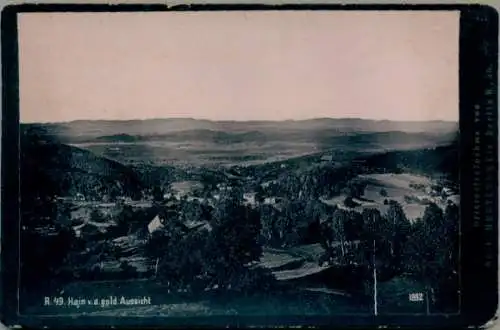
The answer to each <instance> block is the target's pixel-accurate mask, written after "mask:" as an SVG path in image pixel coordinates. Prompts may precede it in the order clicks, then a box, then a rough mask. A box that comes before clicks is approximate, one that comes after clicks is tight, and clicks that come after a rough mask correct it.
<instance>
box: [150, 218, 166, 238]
mask: <svg viewBox="0 0 500 330" xmlns="http://www.w3.org/2000/svg"><path fill="white" fill-rule="evenodd" d="M163 227H164V225H163V223H162V222H161V220H160V217H159V216H158V215H157V216H156V217H155V218H154V219H153V220H151V222H150V223H149V224H148V232H149V234H152V233H154V232H155V231H157V230H160V229H162V228H163Z"/></svg>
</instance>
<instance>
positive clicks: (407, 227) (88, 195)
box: [18, 10, 460, 317]
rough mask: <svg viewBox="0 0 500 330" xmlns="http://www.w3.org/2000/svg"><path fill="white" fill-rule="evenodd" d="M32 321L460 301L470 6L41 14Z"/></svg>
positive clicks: (24, 39) (444, 305)
mask: <svg viewBox="0 0 500 330" xmlns="http://www.w3.org/2000/svg"><path fill="white" fill-rule="evenodd" d="M18 31H19V95H20V99H19V104H20V121H21V123H20V153H21V154H20V162H21V163H20V185H21V186H20V189H21V197H20V205H21V211H20V214H21V220H20V263H19V267H20V268H19V270H20V276H19V312H20V314H21V315H83V314H85V315H87V316H114V317H120V316H141V317H151V316H182V317H193V316H219V315H231V316H239V315H241V316H252V315H259V316H262V315H280V316H295V315H298V316H303V315H313V316H314V315H347V314H349V315H393V314H394V315H395V314H422V315H431V314H432V315H434V314H455V313H458V312H459V311H460V264H459V255H460V246H459V235H460V211H459V210H460V208H459V207H460V191H459V164H460V161H459V144H458V143H459V138H458V137H459V126H458V120H459V108H458V107H459V96H458V89H459V86H458V42H459V36H458V34H459V13H458V12H453V11H435V12H431V11H414V12H412V11H397V12H395V11H394V12H393V11H341V10H339V11H306V10H304V11H293V10H289V11H247V12H246V11H215V12H211V11H202V12H189V11H185V12H116V13H105V12H100V13H76V12H75V13H69V12H68V13H64V12H60V13H22V14H20V15H19V19H18Z"/></svg>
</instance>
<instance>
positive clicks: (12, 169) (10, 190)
mask: <svg viewBox="0 0 500 330" xmlns="http://www.w3.org/2000/svg"><path fill="white" fill-rule="evenodd" d="M242 10H244V11H260V10H264V11H284V10H294V11H295V10H296V11H301V10H313V11H316V10H321V11H332V12H333V11H339V10H343V11H387V10H393V11H402V12H404V11H415V12H418V11H459V12H460V27H459V29H460V41H459V66H460V68H459V98H460V100H459V108H460V120H459V127H460V128H459V131H460V162H461V164H460V195H461V196H460V197H461V202H460V215H461V222H460V234H461V237H460V243H461V244H460V247H461V248H460V256H461V259H460V275H461V288H460V290H461V294H460V297H461V300H460V313H459V314H453V315H452V314H450V315H411V314H405V315H377V316H375V315H358V316H356V317H353V316H352V315H331V316H303V315H296V316H266V315H262V316H251V317H247V316H213V317H107V316H85V315H80V316H79V317H77V318H76V317H73V316H71V315H66V316H62V315H57V316H36V315H20V314H19V309H18V307H19V291H18V278H19V267H18V265H19V249H20V241H19V236H20V234H19V233H20V226H19V223H20V222H19V221H20V211H19V210H20V206H19V196H20V189H19V181H20V178H19V168H20V158H19V154H20V148H19V147H20V145H19V133H20V132H19V111H20V109H19V97H20V96H19V60H18V59H19V54H18V34H17V32H18V30H17V29H18V25H17V23H18V20H17V19H18V15H19V14H22V13H29V12H32V13H41V12H46V13H49V12H88V13H92V12H96V13H97V12H101V13H102V12H166V11H172V12H181V11H187V12H191V11H196V12H200V13H203V12H211V11H242ZM497 61H498V14H497V12H496V11H495V10H494V9H493V8H492V7H488V6H482V5H300V4H294V5H277V6H271V5H215V4H214V5H208V4H207V5H179V6H173V7H167V6H165V5H154V4H150V5H139V4H134V5H125V4H119V5H83V4H82V5H77V4H74V5H70V4H67V5H56V4H40V5H29V4H25V5H14V6H7V7H5V8H4V10H3V12H2V80H3V81H2V84H3V104H2V105H3V106H2V109H3V113H2V250H1V252H2V295H1V296H2V321H3V323H4V324H5V325H7V326H15V325H21V326H26V327H30V326H31V327H42V326H47V327H102V326H115V327H119V326H123V327H143V326H178V327H190V326H210V327H225V326H228V325H239V326H294V325H302V326H332V325H339V326H342V327H348V326H374V327H375V326H380V325H388V326H391V325H392V326H415V327H419V326H431V327H445V326H449V327H453V326H467V325H482V324H484V323H486V322H487V321H489V320H490V319H492V318H493V317H494V315H495V313H496V310H497V300H498V295H497V287H498V286H497V284H498V283H497V282H498V276H497V266H498V265H497V253H498V248H497V246H498V241H497V239H498V237H497V233H498V227H497V218H498V210H497V206H498V187H497V182H498V162H497V153H498V136H497V130H498V128H497V125H498V116H497V113H498V111H497V69H498V64H497ZM477 187H479V188H477Z"/></svg>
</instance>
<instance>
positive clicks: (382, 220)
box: [22, 130, 459, 314]
mask: <svg viewBox="0 0 500 330" xmlns="http://www.w3.org/2000/svg"><path fill="white" fill-rule="evenodd" d="M35 131H36V132H38V130H35ZM32 134H33V132H31V133H29V134H28V135H26V139H27V140H26V141H27V142H26V143H29V144H27V145H26V148H25V151H26V153H25V156H26V157H29V156H30V155H29V153H30V150H31V149H30V148H35V147H36V150H37V151H38V148H42V149H44V148H45V149H46V150H45V151H46V152H45V153H44V154H45V156H46V158H45V160H42V161H41V162H44V163H39V168H38V171H41V173H40V172H39V173H38V175H36V177H37V180H38V181H37V182H39V185H40V187H39V188H38V187H33V186H30V191H29V195H26V196H25V199H24V201H23V202H24V203H25V204H24V205H25V206H24V208H23V211H24V213H23V222H22V232H23V233H22V234H23V235H24V236H25V239H30V240H35V241H38V242H40V243H43V244H44V248H43V249H39V250H37V251H29V250H28V251H24V252H23V253H25V259H24V266H23V267H25V268H27V269H30V267H39V260H40V256H41V255H42V254H43V255H47V254H49V255H50V256H51V257H52V259H46V260H48V261H47V262H46V264H45V269H44V270H40V269H39V270H38V272H37V274H38V276H40V277H44V276H46V277H47V278H50V279H51V280H50V281H49V282H50V283H52V284H50V285H47V286H46V289H47V290H48V289H49V288H50V290H56V291H57V290H60V291H62V292H66V294H69V292H74V293H73V295H78V294H82V293H81V292H82V290H85V289H83V288H86V287H88V288H89V289H88V290H93V289H91V288H92V287H93V286H96V285H98V286H102V285H105V287H103V288H101V289H99V290H101V291H103V292H109V294H110V295H117V296H119V295H120V292H119V291H120V290H122V291H123V290H131V291H134V292H135V291H137V290H138V289H137V288H135V287H133V286H135V285H139V284H138V283H141V284H140V285H139V287H143V286H146V287H147V288H148V289H144V290H150V292H153V294H154V295H155V298H153V299H152V301H153V304H152V305H154V306H157V307H156V308H157V309H162V308H166V307H165V306H166V305H165V304H166V303H162V301H163V300H164V299H167V298H168V299H167V301H168V300H169V299H170V300H171V299H173V300H174V301H176V300H175V299H178V300H180V301H185V300H186V299H188V300H189V301H191V300H192V299H194V297H199V299H202V297H203V299H209V301H212V302H213V301H219V302H218V303H213V304H215V305H213V304H212V305H211V307H209V308H208V307H207V308H208V310H210V311H211V312H210V313H212V312H213V310H218V309H217V308H219V310H221V311H222V310H225V309H224V308H222V307H220V303H221V302H220V299H223V298H221V297H233V298H231V299H233V300H232V301H233V303H234V299H237V298H235V297H239V296H241V295H243V296H245V297H246V296H248V295H249V294H250V293H251V295H257V296H258V295H260V298H258V299H264V298H262V297H263V296H265V297H268V298H265V299H271V298H269V295H271V296H272V297H273V298H272V299H275V300H279V299H285V298H283V297H289V296H290V295H292V296H293V297H301V295H306V296H307V297H309V298H307V299H310V298H311V296H314V297H316V298H317V297H318V296H319V297H321V298H318V299H320V300H318V301H320V302H318V304H320V305H315V304H313V305H314V306H309V307H308V308H309V311H307V312H305V313H316V312H318V313H329V312H330V311H331V310H332V309H338V308H341V309H345V310H346V311H358V312H360V311H361V312H363V311H364V312H366V313H373V312H374V310H373V308H374V307H373V306H374V301H373V299H374V296H376V299H377V304H378V305H377V306H378V307H377V308H378V309H379V310H381V311H382V312H383V311H384V309H385V310H386V311H387V312H391V311H396V312H398V311H402V312H407V311H410V312H429V313H430V312H432V311H434V310H437V311H440V310H443V309H444V310H448V309H450V308H454V307H453V306H454V304H455V303H454V301H456V299H455V300H453V298H452V299H449V298H446V299H445V298H440V297H437V295H436V294H435V297H434V298H432V299H431V298H430V297H431V296H430V294H429V292H431V290H432V292H440V291H439V290H442V293H440V294H441V295H445V294H446V295H447V296H449V294H450V292H451V293H452V294H453V292H455V293H456V285H457V284H453V283H454V281H456V276H457V273H456V271H454V269H455V268H454V266H453V265H454V264H455V263H456V261H455V260H454V258H455V256H456V253H457V252H456V251H455V252H454V250H453V249H455V248H456V244H457V240H456V239H455V238H454V236H453V235H448V236H449V238H450V239H447V240H442V241H439V236H440V235H442V233H443V231H446V232H447V233H453V232H457V230H458V205H459V192H458V185H457V181H456V179H454V174H453V171H454V169H452V168H451V169H450V166H452V165H450V164H453V157H455V149H453V148H454V147H450V146H449V145H446V144H444V145H437V146H436V145H431V146H427V145H422V147H421V148H414V147H409V148H402V149H396V150H393V151H380V152H377V151H375V152H373V151H370V152H368V153H367V152H364V151H363V149H362V147H357V148H361V149H357V150H351V151H346V150H345V149H344V150H341V151H339V150H336V149H332V151H329V150H320V151H317V150H315V152H313V153H310V154H304V153H303V152H300V153H299V154H298V155H297V156H295V157H284V158H282V159H280V160H277V161H262V162H254V161H250V162H234V161H230V162H229V163H217V164H214V163H203V162H202V161H200V162H198V163H194V164H193V165H190V166H186V165H182V164H181V165H179V164H176V163H175V162H174V163H172V162H170V163H167V165H164V162H158V161H157V160H156V159H155V161H156V163H157V164H158V165H145V164H144V163H145V160H146V159H145V158H141V159H139V158H134V157H133V152H130V148H131V146H130V145H129V144H123V143H121V142H109V148H108V149H104V151H103V149H102V146H99V147H100V148H101V149H99V150H100V152H96V151H95V150H94V151H93V150H92V149H88V148H85V147H81V146H78V143H76V144H62V143H60V142H58V141H53V140H50V139H49V140H50V141H49V142H47V136H49V135H47V134H46V135H43V136H44V137H43V138H41V137H40V136H41V135H32ZM37 134H38V133H37ZM35 139H41V141H45V142H40V141H38V142H37V141H35ZM248 143H250V144H251V141H250V142H248ZM125 147H127V148H128V149H127V152H126V153H124V154H123V155H121V157H123V158H129V160H132V161H131V162H129V163H127V164H126V165H124V164H125V163H126V162H124V161H123V158H122V159H120V157H116V156H115V157H110V156H109V155H106V152H110V150H111V151H112V152H114V153H115V154H113V155H116V150H121V149H125ZM223 147H224V148H227V145H224V146H223ZM141 148H143V146H141V145H140V144H137V151H136V152H142V151H141V150H142V149H141ZM33 150H35V149H33ZM250 150H251V149H250ZM51 153H52V154H53V155H54V156H53V157H52V158H50V156H51ZM64 153H67V154H66V155H64ZM438 155H439V157H437V156H438ZM57 157H59V158H57ZM440 157H446V158H440ZM134 159H135V161H134ZM218 159H220V158H218ZM426 159H428V161H426ZM28 160H29V159H28V158H27V161H26V164H29V161H28ZM446 171H450V172H446ZM30 173H31V172H30ZM33 175H35V174H33ZM37 189H38V191H37ZM28 203H29V204H28ZM43 214H45V216H42V215H43ZM429 247H432V248H433V249H436V251H442V253H445V254H446V255H447V256H448V257H447V259H440V260H442V261H441V262H443V264H442V265H440V266H439V267H442V268H440V269H442V270H443V272H442V273H440V274H439V275H434V274H436V273H435V269H430V268H429V266H428V265H430V264H429V261H430V259H425V258H427V257H426V254H420V252H418V253H417V251H419V250H421V249H424V250H425V249H427V248H429ZM450 249H451V250H450ZM450 251H451V253H450ZM435 257H436V258H438V256H435ZM439 258H440V257H439ZM228 269H232V270H231V271H229V272H228V271H227V270H228ZM447 269H448V270H449V271H448V270H447ZM444 270H446V272H444ZM450 272H451V273H450ZM25 274H29V272H26V273H25ZM429 276H433V281H435V283H436V285H438V286H437V287H434V288H431V287H426V285H427V284H425V283H429V282H428V279H429ZM436 276H437V277H436ZM75 281H77V282H76V283H80V286H77V285H76V284H75ZM25 283H29V277H26V278H25ZM106 283H107V284H106ZM120 283H121V284H120ZM124 283H126V284H124ZM440 283H445V284H440ZM27 287H30V284H27ZM126 288H128V289H126ZM148 292H149V291H148ZM415 292H417V293H418V292H423V293H425V294H426V295H425V297H429V298H426V299H425V301H421V302H417V303H415V302H411V301H409V300H408V295H410V294H413V293H415ZM201 293H203V294H201ZM200 294H201V296H200ZM176 295H184V296H182V297H177V298H175V297H176ZM186 295H187V296H188V297H189V298H186ZM204 295H209V296H210V298H207V297H205V296H204ZM398 295H399V296H398ZM405 295H406V298H405ZM214 297H215V298H214ZM279 297H281V298H279ZM394 297H399V298H394ZM316 298H314V299H316ZM224 299H226V298H224ZM224 299H223V300H224ZM228 299H229V298H228ZM242 299H243V298H242ZM245 299H248V298H245ZM255 299H257V298H255ZM272 299H271V300H272ZM294 299H302V298H294ZM311 299H312V298H311ZM325 299H326V300H325ZM271 300H270V301H271ZM285 300H288V301H293V299H290V298H286V299H285ZM401 300H402V301H406V303H403V304H402V303H401ZM155 301H156V302H157V303H156V304H155V303H154V302H155ZM192 303H194V302H192ZM217 304H219V305H217ZM235 304H236V305H235V306H238V303H235ZM292 304H293V303H292ZM339 304H340V305H341V306H342V307H339ZM167 305H168V304H167ZM250 305H251V304H250ZM299 305H300V304H299ZM158 306H163V307H158ZM217 306H219V307H217ZM273 306H274V307H272V308H273V309H275V313H281V312H283V310H282V308H285V309H286V308H299V307H297V306H293V307H290V306H287V305H286V304H283V303H282V301H281V300H279V302H277V301H275V303H274V305H273ZM279 306H281V307H279ZM32 308H34V309H36V308H35V307H32ZM109 308H110V311H109V312H110V313H113V311H112V306H110V307H109ZM141 308H142V307H141ZM148 308H153V307H148ZM169 308H170V307H169ZM235 308H236V307H235ZM239 308H240V311H237V312H235V313H246V312H245V311H246V310H247V309H248V308H249V307H248V306H247V305H246V303H245V304H244V305H243V306H240V307H239ZM237 309H238V308H237ZM153 310H154V309H153ZM89 312H90V311H89ZM94 312H95V311H94ZM104 312H105V311H99V313H104ZM129 312H131V311H129ZM177 312H178V313H181V314H182V312H181V311H177ZM177 312H175V313H177ZM96 313H97V312H96ZM169 313H170V312H169ZM171 313H174V312H172V311H171Z"/></svg>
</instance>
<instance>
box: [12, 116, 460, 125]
mask: <svg viewBox="0 0 500 330" xmlns="http://www.w3.org/2000/svg"><path fill="white" fill-rule="evenodd" d="M154 120H193V121H209V122H237V123H245V122H271V123H273V122H275V123H280V122H301V121H314V120H363V121H375V122H384V121H386V122H393V123H398V122H400V123H402V122H407V123H430V122H443V123H457V124H458V120H441V119H434V120H389V119H373V118H360V117H312V118H306V119H282V120H270V119H268V120H265V119H262V120H259V119H252V120H224V119H222V120H216V119H205V118H193V117H170V118H169V117H163V118H161V117H158V118H130V119H72V120H67V121H45V122H43V121H37V122H34V121H33V122H28V121H21V122H20V123H21V124H70V123H74V122H83V121H87V122H99V121H110V122H124V121H154Z"/></svg>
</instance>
